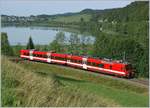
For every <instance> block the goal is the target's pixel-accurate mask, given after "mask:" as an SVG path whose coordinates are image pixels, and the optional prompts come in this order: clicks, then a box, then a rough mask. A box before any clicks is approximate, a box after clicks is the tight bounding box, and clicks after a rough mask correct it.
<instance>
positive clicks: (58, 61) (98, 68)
mask: <svg viewBox="0 0 150 108" xmlns="http://www.w3.org/2000/svg"><path fill="white" fill-rule="evenodd" d="M21 57H25V58H29V59H30V58H31V57H30V56H25V55H21ZM33 59H38V60H47V58H39V57H33ZM51 61H53V62H57V63H67V64H71V65H76V66H81V67H83V65H82V64H78V63H72V62H66V61H62V60H54V59H51ZM47 62H48V61H47ZM87 67H88V68H93V69H97V70H100V71H109V72H114V73H119V74H125V73H124V72H120V71H115V70H110V69H103V68H100V67H94V66H89V65H87Z"/></svg>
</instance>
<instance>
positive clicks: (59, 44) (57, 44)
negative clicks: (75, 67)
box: [50, 32, 66, 52]
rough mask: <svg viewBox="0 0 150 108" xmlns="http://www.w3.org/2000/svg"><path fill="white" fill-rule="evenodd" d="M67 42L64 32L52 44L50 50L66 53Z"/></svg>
mask: <svg viewBox="0 0 150 108" xmlns="http://www.w3.org/2000/svg"><path fill="white" fill-rule="evenodd" d="M65 41H66V40H65V34H64V33H63V32H58V33H57V34H56V37H55V39H54V40H53V41H52V42H51V43H50V49H51V50H54V51H56V52H64V50H65V47H64V46H65Z"/></svg>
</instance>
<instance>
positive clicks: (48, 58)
mask: <svg viewBox="0 0 150 108" xmlns="http://www.w3.org/2000/svg"><path fill="white" fill-rule="evenodd" d="M51 61H52V60H51V52H48V53H47V62H48V63H51Z"/></svg>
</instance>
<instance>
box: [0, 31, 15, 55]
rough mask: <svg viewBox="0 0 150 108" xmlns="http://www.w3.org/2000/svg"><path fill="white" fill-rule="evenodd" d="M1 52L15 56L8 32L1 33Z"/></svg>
mask: <svg viewBox="0 0 150 108" xmlns="http://www.w3.org/2000/svg"><path fill="white" fill-rule="evenodd" d="M1 53H2V54H4V55H8V56H13V55H14V54H13V49H12V47H11V46H10V44H9V41H8V36H7V33H4V32H2V33H1Z"/></svg>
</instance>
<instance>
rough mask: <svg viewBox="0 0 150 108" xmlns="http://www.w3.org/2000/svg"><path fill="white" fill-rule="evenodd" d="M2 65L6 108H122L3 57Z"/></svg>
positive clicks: (53, 75)
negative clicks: (73, 107)
mask: <svg viewBox="0 0 150 108" xmlns="http://www.w3.org/2000/svg"><path fill="white" fill-rule="evenodd" d="M2 61H3V63H2V106H3V107H4V106H5V107H6V106H7V107H8V106H11V107H12V106H13V107H15V106H20V107H21V106H22V107H25V106H26V107H29V106H30V107H41V106H42V107H44V106H45V107H48V106H51V107H52V106H53V107H54V106H55V107H56V106H64V107H66V106H119V105H117V104H116V103H114V102H113V101H112V100H110V99H105V98H103V97H98V96H96V95H90V94H87V93H85V92H83V91H81V90H80V89H78V88H72V87H70V86H69V85H67V84H64V83H63V82H61V81H60V80H58V78H57V76H56V75H55V74H52V73H50V74H48V75H47V74H44V73H38V72H36V71H33V70H28V69H25V68H23V67H22V66H20V64H14V63H12V62H10V61H8V59H6V57H4V56H3V58H2ZM60 78H61V77H60ZM62 78H63V77H62ZM87 95H88V96H87ZM107 101H109V103H108V102H107Z"/></svg>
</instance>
